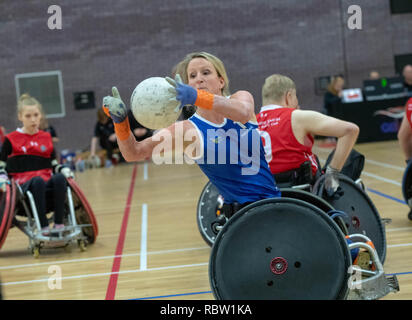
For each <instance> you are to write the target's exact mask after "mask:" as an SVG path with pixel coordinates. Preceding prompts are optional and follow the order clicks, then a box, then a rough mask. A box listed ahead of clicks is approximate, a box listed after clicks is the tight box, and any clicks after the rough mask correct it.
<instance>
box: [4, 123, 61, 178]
mask: <svg viewBox="0 0 412 320" xmlns="http://www.w3.org/2000/svg"><path fill="white" fill-rule="evenodd" d="M6 139H7V140H8V141H9V142H10V144H11V150H10V151H11V153H10V154H9V155H8V157H7V167H6V168H7V173H8V174H9V175H10V176H11V177H13V179H14V180H15V181H16V182H17V183H18V184H23V183H25V182H27V181H29V180H30V179H32V178H34V177H36V176H40V177H41V178H43V180H45V181H48V180H49V179H50V178H51V176H52V165H51V160H52V158H54V151H53V150H54V148H53V142H52V138H51V135H50V133H48V132H45V131H41V130H40V131H39V132H37V133H36V134H34V135H29V134H26V133H23V132H20V131H13V132H11V133H9V134H8V135H7V136H6Z"/></svg>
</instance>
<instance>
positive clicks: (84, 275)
mask: <svg viewBox="0 0 412 320" xmlns="http://www.w3.org/2000/svg"><path fill="white" fill-rule="evenodd" d="M208 264H209V262H203V263H195V264H183V265H178V266H167V267H158V268H150V269H146V270H140V269H134V270H124V271H118V272H104V273H94V274H82V275H77V276H68V277H62V278H61V280H73V279H84V278H94V277H103V276H109V275H111V274H126V273H138V272H148V271H161V270H170V269H181V268H193V267H202V266H207V265H208ZM48 281H49V277H47V278H42V279H35V280H26V281H15V282H3V283H2V286H11V285H18V284H28V283H36V282H48Z"/></svg>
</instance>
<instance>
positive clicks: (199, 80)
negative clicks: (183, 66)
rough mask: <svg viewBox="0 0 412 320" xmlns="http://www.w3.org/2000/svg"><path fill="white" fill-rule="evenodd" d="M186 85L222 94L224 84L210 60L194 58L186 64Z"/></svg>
mask: <svg viewBox="0 0 412 320" xmlns="http://www.w3.org/2000/svg"><path fill="white" fill-rule="evenodd" d="M187 79H188V85H190V86H192V87H193V88H195V89H201V90H205V91H208V92H210V93H212V94H216V95H222V89H223V87H224V86H225V81H224V79H223V78H222V77H221V76H219V75H218V73H217V71H216V69H215V67H214V66H213V64H212V63H211V62H209V61H208V60H206V59H204V58H194V59H192V60H191V61H190V62H189V64H188V66H187Z"/></svg>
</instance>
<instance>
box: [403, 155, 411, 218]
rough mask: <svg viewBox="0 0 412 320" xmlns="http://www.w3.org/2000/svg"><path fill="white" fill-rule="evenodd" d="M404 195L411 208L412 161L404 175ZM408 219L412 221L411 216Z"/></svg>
mask: <svg viewBox="0 0 412 320" xmlns="http://www.w3.org/2000/svg"><path fill="white" fill-rule="evenodd" d="M402 194H403V199H404V200H405V202H406V204H407V205H408V206H409V203H408V200H409V199H411V198H412V161H411V162H410V163H409V164H408V165H407V166H406V169H405V171H404V173H403V177H402ZM411 209H412V208H411ZM408 218H409V220H412V219H411V215H410V214H408Z"/></svg>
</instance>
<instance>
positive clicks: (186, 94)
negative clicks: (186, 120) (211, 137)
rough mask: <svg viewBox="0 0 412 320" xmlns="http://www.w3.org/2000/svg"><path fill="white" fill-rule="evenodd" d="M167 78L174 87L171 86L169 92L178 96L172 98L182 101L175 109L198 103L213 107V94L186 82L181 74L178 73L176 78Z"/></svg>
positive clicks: (202, 106)
mask: <svg viewBox="0 0 412 320" xmlns="http://www.w3.org/2000/svg"><path fill="white" fill-rule="evenodd" d="M165 79H166V81H167V82H168V83H169V84H170V85H171V86H172V88H169V92H170V93H172V94H173V95H175V96H176V97H175V98H172V99H173V100H177V101H179V102H180V105H179V106H177V107H176V109H175V111H179V110H180V109H182V108H183V107H184V106H187V105H196V106H198V107H200V108H204V109H209V110H210V109H212V108H213V100H214V95H213V94H211V93H209V92H207V91H204V90H197V89H195V88H193V87H191V86H189V85H187V84H184V83H183V82H182V78H181V77H180V75H179V74H177V75H176V77H175V79H174V80H173V79H172V78H169V77H166V78H165Z"/></svg>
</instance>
